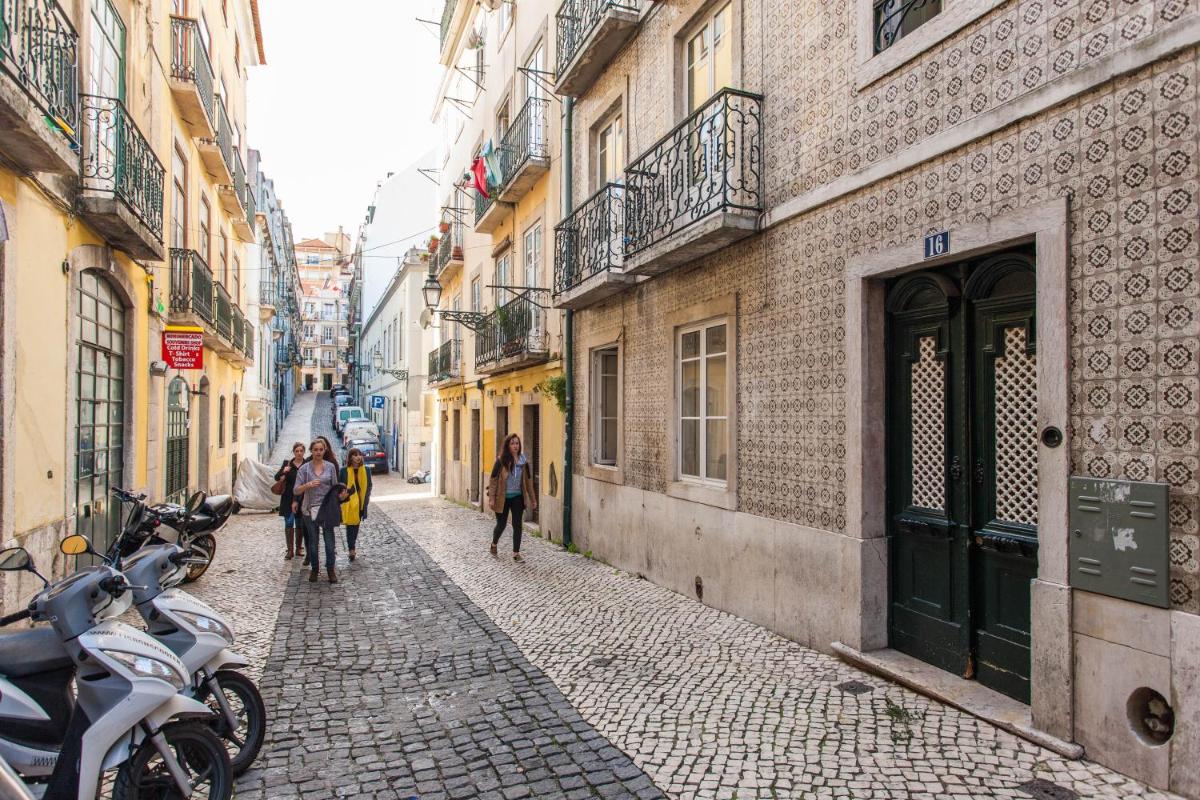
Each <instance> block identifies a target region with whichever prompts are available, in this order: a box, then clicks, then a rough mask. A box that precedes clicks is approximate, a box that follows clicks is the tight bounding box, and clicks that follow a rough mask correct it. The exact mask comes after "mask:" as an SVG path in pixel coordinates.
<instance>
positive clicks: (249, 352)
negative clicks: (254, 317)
mask: <svg viewBox="0 0 1200 800" xmlns="http://www.w3.org/2000/svg"><path fill="white" fill-rule="evenodd" d="M242 352H243V353H245V354H246V358H248V359H250V360H251V361H253V360H254V323H253V322H251V321H250V320H248V319H247V320H246V327H244V328H242Z"/></svg>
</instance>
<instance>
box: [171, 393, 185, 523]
mask: <svg viewBox="0 0 1200 800" xmlns="http://www.w3.org/2000/svg"><path fill="white" fill-rule="evenodd" d="M187 412H188V386H187V381H185V380H184V379H183V378H178V377H177V378H175V380H173V381H171V385H170V386H169V387H168V388H167V485H166V494H167V497H166V499H167V502H169V503H182V502H184V501H185V500H186V499H187V489H188V418H187Z"/></svg>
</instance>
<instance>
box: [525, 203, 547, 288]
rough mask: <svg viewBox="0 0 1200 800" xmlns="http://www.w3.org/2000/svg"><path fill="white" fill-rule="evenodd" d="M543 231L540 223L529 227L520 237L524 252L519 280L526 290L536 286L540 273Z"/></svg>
mask: <svg viewBox="0 0 1200 800" xmlns="http://www.w3.org/2000/svg"><path fill="white" fill-rule="evenodd" d="M543 238H544V231H543V229H542V221H541V220H540V219H539V220H538V221H537V222H535V223H533V224H532V225H530V226H529V227H528V228H526V229H525V233H524V235H523V236H522V237H521V249H522V250H523V251H524V252H523V254H524V256H525V263H524V264H522V265H521V267H522V269H521V280H522V284H523V285H524V286H525V287H526V288H533V287H535V286H537V285H538V273H539V272H541V264H542V243H543Z"/></svg>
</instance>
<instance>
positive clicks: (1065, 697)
mask: <svg viewBox="0 0 1200 800" xmlns="http://www.w3.org/2000/svg"><path fill="white" fill-rule="evenodd" d="M1069 211H1070V208H1069V201H1068V199H1067V198H1059V199H1056V200H1052V201H1049V202H1045V203H1039V204H1036V205H1031V206H1028V207H1026V208H1021V209H1017V210H1014V211H1011V212H1008V213H1006V214H1002V215H1000V216H997V217H996V218H994V219H992V220H982V221H979V222H973V223H969V224H966V225H960V226H955V227H952V228H950V229H949V233H950V251H949V252H948V253H947V254H946V255H944V256H940V257H937V258H929V259H926V258H925V257H924V242H923V241H922V240H916V241H910V242H906V243H903V244H899V245H895V246H890V245H889V246H888V247H886V248H885V249H883V250H881V251H880V252H877V253H873V254H870V255H866V256H864V257H861V258H857V259H852V260H851V262H850V264H849V265H848V266H847V270H846V378H847V380H846V475H847V477H846V535H847V536H851V537H854V538H856V539H864V540H865V539H879V538H882V537H884V536H885V535H886V525H885V522H886V520H885V517H886V506H885V502H884V493H883V491H882V487H883V486H885V485H886V478H887V472H886V467H887V462H886V457H885V452H884V451H885V436H884V433H885V431H884V422H883V421H884V419H885V408H886V405H885V400H886V382H885V365H886V358H885V356H886V348H885V340H884V330H885V317H886V314H885V310H884V299H885V284H886V282H887V280H888V279H890V278H894V277H896V276H898V275H904V274H906V273H910V272H917V271H921V270H925V269H930V268H933V267H937V266H941V265H944V264H949V263H953V262H956V261H960V260H962V259H966V258H972V257H975V256H980V255H983V254H986V253H990V252H995V251H999V250H1003V249H1005V248H1008V247H1012V246H1014V245H1018V244H1023V243H1029V242H1033V243H1034V246H1035V249H1036V260H1037V336H1038V363H1037V376H1038V378H1037V383H1038V431H1039V433H1040V432H1041V431H1043V430H1044V429H1045V428H1046V427H1048V426H1054V427H1057V428H1058V429H1059V430H1061V431H1062V434H1063V441H1062V444H1060V445H1059V446H1058V447H1055V448H1050V447H1047V446H1045V445H1043V444H1039V446H1038V531H1039V546H1038V577H1037V579H1036V580H1035V581H1034V582H1033V586H1032V589H1031V591H1032V597H1031V600H1030V602H1031V605H1032V614H1033V619H1032V629H1033V655H1032V664H1031V667H1032V675H1031V684H1032V699H1031V704H1030V708H1031V712H1032V720H1033V724H1034V726H1035V727H1036V728H1038V729H1040V730H1043V731H1045V732H1047V733H1050V734H1051V735H1053V736H1056V737H1058V738H1060V739H1064V740H1067V741H1070V740H1071V739H1072V738H1073V732H1074V708H1073V694H1074V688H1073V674H1072V658H1073V652H1072V649H1073V648H1072V644H1071V641H1072V640H1071V591H1070V587H1069V585H1068V563H1067V531H1068V505H1067V488H1068V481H1069V478H1070V470H1071V430H1070V364H1071V354H1070V341H1071V336H1070V316H1069V311H1070V309H1069V305H1068V304H1069V301H1068V279H1069V264H1070V235H1069V230H1070V229H1069ZM881 552H885V553H886V549H884V550H881ZM885 558H886V556H885ZM883 574H885V575H886V574H887V569H886V568H885V569H884V571H883ZM860 603H861V609H862V613H861V619H862V622H861V628H860V630H859V642H858V643H857V644H858V647H859V649H861V650H863V651H869V650H877V649H882V648H886V647H887V646H888V626H887V616H888V585H887V581H863V583H862V595H861V598H860Z"/></svg>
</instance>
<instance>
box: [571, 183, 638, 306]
mask: <svg viewBox="0 0 1200 800" xmlns="http://www.w3.org/2000/svg"><path fill="white" fill-rule="evenodd" d="M624 197H625V187H624V186H619V185H617V184H615V183H610V184H607V185H606V186H605V187H604V188H603V189H601V190H600V191H598V192H596V193H595V194H594V195H592V196H591V197H590V198H588V199H587V200H585V201H584V202H583V204H582V205H581V206H579V208H577V209H575V210H574V211H573V212H571V216H569V217H567V218H566V219H565V220H563V221H562V222H561V223H559V224H558V226H557V227H556V228H555V229H554V293H555V294H556V295H557V294H562V293H563V292H565V291H567V290H568V289H572V288H574V287H576V286H578V285H579V284H581V283H583V282H584V281H586V280H587V279H588V278H590V277H592V276H593V275H597V274H599V273H601V272H606V271H608V270H610V269H620V268H621V265H622V263H623V258H624V251H625V241H624V228H625V214H624Z"/></svg>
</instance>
